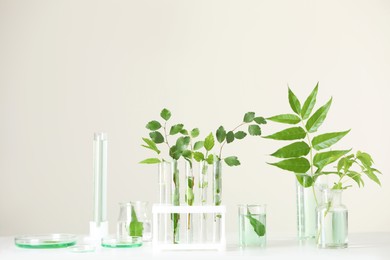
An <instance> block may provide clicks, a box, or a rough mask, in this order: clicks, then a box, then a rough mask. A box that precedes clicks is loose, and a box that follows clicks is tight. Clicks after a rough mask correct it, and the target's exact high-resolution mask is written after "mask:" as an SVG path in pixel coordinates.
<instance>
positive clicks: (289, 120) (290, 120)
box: [267, 114, 301, 125]
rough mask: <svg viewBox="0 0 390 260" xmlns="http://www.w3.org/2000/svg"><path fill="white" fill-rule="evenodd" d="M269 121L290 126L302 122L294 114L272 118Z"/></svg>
mask: <svg viewBox="0 0 390 260" xmlns="http://www.w3.org/2000/svg"><path fill="white" fill-rule="evenodd" d="M267 120H271V121H274V122H278V123H284V124H290V125H295V124H298V123H299V122H301V119H300V118H299V116H296V115H294V114H281V115H277V116H271V117H269V118H267Z"/></svg>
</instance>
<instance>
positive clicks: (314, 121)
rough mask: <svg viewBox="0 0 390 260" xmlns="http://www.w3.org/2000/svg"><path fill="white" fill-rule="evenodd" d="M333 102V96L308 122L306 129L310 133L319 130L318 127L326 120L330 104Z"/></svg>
mask: <svg viewBox="0 0 390 260" xmlns="http://www.w3.org/2000/svg"><path fill="white" fill-rule="evenodd" d="M331 104H332V98H331V99H330V100H329V101H328V103H326V104H325V105H323V106H322V107H320V108H319V109H318V110H317V111H316V112H315V113H314V114H313V115H312V116H311V117H310V118H309V120H307V122H306V129H307V131H308V132H309V133H313V132H315V131H317V129H318V128H319V127H320V126H321V125H322V123H323V122H324V120H325V118H326V115H327V114H328V111H329V108H330V105H331Z"/></svg>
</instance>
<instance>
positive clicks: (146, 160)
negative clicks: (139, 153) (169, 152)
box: [139, 158, 161, 164]
mask: <svg viewBox="0 0 390 260" xmlns="http://www.w3.org/2000/svg"><path fill="white" fill-rule="evenodd" d="M160 162H161V161H160V159H158V158H148V159H145V160H143V161H140V162H139V163H143V164H155V163H160Z"/></svg>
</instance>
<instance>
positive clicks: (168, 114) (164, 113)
mask: <svg viewBox="0 0 390 260" xmlns="http://www.w3.org/2000/svg"><path fill="white" fill-rule="evenodd" d="M160 116H161V117H162V118H163V119H164V120H165V121H168V120H169V118H171V111H169V110H168V109H166V108H164V109H163V110H162V111H161V113H160Z"/></svg>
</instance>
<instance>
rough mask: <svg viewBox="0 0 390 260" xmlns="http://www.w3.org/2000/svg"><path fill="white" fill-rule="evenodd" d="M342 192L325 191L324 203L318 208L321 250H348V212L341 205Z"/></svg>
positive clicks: (318, 239) (318, 242)
mask: <svg viewBox="0 0 390 260" xmlns="http://www.w3.org/2000/svg"><path fill="white" fill-rule="evenodd" d="M341 194H342V190H330V189H325V190H324V191H323V200H322V201H323V202H322V204H321V205H320V206H319V207H318V208H317V215H318V238H317V245H318V247H320V248H346V247H347V246H348V210H347V207H346V206H344V205H343V204H342V203H341Z"/></svg>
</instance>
